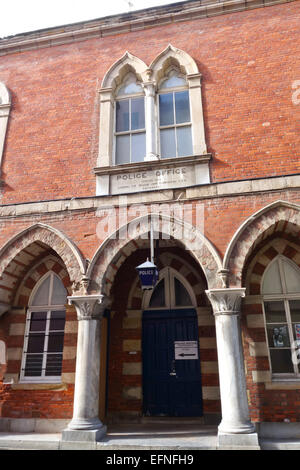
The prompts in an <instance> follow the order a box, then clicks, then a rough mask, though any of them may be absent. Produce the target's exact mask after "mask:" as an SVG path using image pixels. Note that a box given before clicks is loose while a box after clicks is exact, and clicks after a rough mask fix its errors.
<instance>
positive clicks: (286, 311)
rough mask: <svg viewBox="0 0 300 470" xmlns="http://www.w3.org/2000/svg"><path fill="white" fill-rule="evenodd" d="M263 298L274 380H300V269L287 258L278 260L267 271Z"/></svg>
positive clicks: (281, 257)
mask: <svg viewBox="0 0 300 470" xmlns="http://www.w3.org/2000/svg"><path fill="white" fill-rule="evenodd" d="M262 294H263V299H264V302H263V305H264V315H265V325H266V336H267V344H268V350H269V358H270V364H271V370H272V374H273V377H274V378H276V377H280V378H282V377H284V376H286V377H287V378H288V377H298V378H300V372H299V363H300V361H299V358H298V352H297V351H298V347H299V346H300V270H299V268H298V267H297V266H296V265H295V264H294V263H293V262H291V261H290V260H288V259H287V258H285V257H284V256H278V257H277V258H276V259H275V260H274V261H273V262H272V263H271V264H270V266H269V267H268V268H267V270H266V273H265V275H264V278H263V282H262Z"/></svg>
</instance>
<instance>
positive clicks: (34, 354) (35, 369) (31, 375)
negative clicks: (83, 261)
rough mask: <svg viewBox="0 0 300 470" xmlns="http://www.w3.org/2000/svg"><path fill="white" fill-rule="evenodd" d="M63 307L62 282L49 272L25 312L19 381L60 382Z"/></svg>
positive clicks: (65, 298)
mask: <svg viewBox="0 0 300 470" xmlns="http://www.w3.org/2000/svg"><path fill="white" fill-rule="evenodd" d="M66 303H67V292H66V289H65V287H64V285H63V283H62V281H61V280H60V279H59V278H58V277H57V276H56V274H54V273H53V272H50V273H49V274H47V275H46V277H44V278H43V279H42V280H41V281H40V283H39V285H38V286H37V288H36V289H35V290H34V292H33V294H32V298H31V301H30V306H29V308H28V312H27V318H26V330H25V338H24V351H23V360H22V366H21V374H20V378H21V381H23V382H41V381H43V382H54V381H60V380H61V370H62V358H63V342H64V329H65V319H66V311H65V304H66Z"/></svg>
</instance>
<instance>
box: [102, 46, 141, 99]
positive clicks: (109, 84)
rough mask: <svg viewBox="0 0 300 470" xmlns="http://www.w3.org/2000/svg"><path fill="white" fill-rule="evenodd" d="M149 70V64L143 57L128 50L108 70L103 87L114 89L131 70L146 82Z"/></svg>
mask: <svg viewBox="0 0 300 470" xmlns="http://www.w3.org/2000/svg"><path fill="white" fill-rule="evenodd" d="M147 70H148V67H147V65H146V64H145V63H144V62H143V61H142V60H141V59H139V58H138V57H135V56H134V55H132V54H130V52H128V51H126V52H125V54H124V55H123V56H122V57H121V58H120V59H119V60H117V61H116V62H115V63H114V64H113V65H112V66H111V67H110V69H109V70H108V71H107V72H106V74H105V76H104V78H103V80H102V85H101V88H102V89H105V88H110V89H112V90H113V91H114V90H115V89H116V88H117V87H118V85H120V84H121V82H122V80H123V79H124V77H125V76H126V75H127V74H128V73H129V72H132V73H134V74H135V75H136V77H137V79H138V80H139V81H141V82H144V81H145V80H146V75H147V74H146V72H147Z"/></svg>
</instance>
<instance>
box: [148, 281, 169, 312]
mask: <svg viewBox="0 0 300 470" xmlns="http://www.w3.org/2000/svg"><path fill="white" fill-rule="evenodd" d="M165 304H166V302H165V281H164V279H162V280H161V281H160V282H159V283H158V284H157V286H156V287H155V289H154V291H153V294H152V296H151V299H150V303H149V307H164V306H165Z"/></svg>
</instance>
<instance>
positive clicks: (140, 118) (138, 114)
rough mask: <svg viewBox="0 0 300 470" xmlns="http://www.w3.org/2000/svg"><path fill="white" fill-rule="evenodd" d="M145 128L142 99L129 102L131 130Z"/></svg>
mask: <svg viewBox="0 0 300 470" xmlns="http://www.w3.org/2000/svg"><path fill="white" fill-rule="evenodd" d="M144 128H145V110H144V98H136V99H132V100H131V130H136V129H144Z"/></svg>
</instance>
